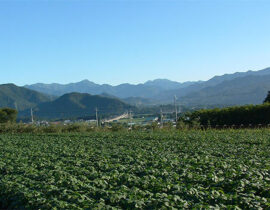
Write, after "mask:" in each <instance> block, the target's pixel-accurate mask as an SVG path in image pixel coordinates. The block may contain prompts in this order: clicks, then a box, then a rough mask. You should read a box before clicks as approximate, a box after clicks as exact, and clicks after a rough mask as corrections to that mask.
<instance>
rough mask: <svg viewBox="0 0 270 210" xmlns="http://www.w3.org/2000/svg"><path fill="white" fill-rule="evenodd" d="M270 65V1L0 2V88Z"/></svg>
mask: <svg viewBox="0 0 270 210" xmlns="http://www.w3.org/2000/svg"><path fill="white" fill-rule="evenodd" d="M269 66H270V1H269V0H265V1H263V0H254V1H245V0H201V1H199V0H197V1H196V0H137V1H136V0H88V1H82V0H73V1H71V0H40V1H39V0H17V1H15V0H0V75H1V76H0V83H1V84H2V83H15V84H17V85H24V84H32V83H37V82H43V83H52V82H58V83H69V82H77V81H80V80H83V79H89V80H91V81H93V82H96V83H99V84H103V83H110V84H114V85H116V84H120V83H126V82H128V83H135V84H136V83H140V82H145V81H146V80H150V79H156V78H167V79H171V80H175V81H179V82H184V81H190V80H191V81H194V80H207V79H209V78H211V77H212V76H214V75H221V74H224V73H233V72H236V71H247V70H249V69H252V70H259V69H263V68H265V67H269Z"/></svg>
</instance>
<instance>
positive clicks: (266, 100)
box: [263, 91, 270, 103]
mask: <svg viewBox="0 0 270 210" xmlns="http://www.w3.org/2000/svg"><path fill="white" fill-rule="evenodd" d="M267 102H268V103H270V91H268V94H267V96H266V98H265V99H264V101H263V103H267Z"/></svg>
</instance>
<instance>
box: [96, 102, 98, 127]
mask: <svg viewBox="0 0 270 210" xmlns="http://www.w3.org/2000/svg"><path fill="white" fill-rule="evenodd" d="M96 121H97V127H98V109H97V107H96Z"/></svg>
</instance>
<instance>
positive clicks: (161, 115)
mask: <svg viewBox="0 0 270 210" xmlns="http://www.w3.org/2000/svg"><path fill="white" fill-rule="evenodd" d="M160 125H161V127H163V112H162V108H161V109H160Z"/></svg>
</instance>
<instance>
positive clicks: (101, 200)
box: [0, 129, 270, 209]
mask: <svg viewBox="0 0 270 210" xmlns="http://www.w3.org/2000/svg"><path fill="white" fill-rule="evenodd" d="M0 174H1V176H0V207H1V208H8V209H9V208H10V209H18V208H20V209H38V208H40V209H86V208H89V209H95V208H96V209H134V208H138V209H160V208H163V209H167V208H169V209H179V208H180V209H181V208H200V207H201V208H210V207H213V208H232V209H234V208H236V207H239V208H241V209H259V208H263V209H267V208H270V130H268V129H260V130H221V131H217V130H207V131H196V130H190V131H172V132H168V131H164V132H160V131H158V132H153V133H146V132H129V133H128V132H92V133H85V134H76V133H72V134H20V135H19V134H0Z"/></svg>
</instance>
